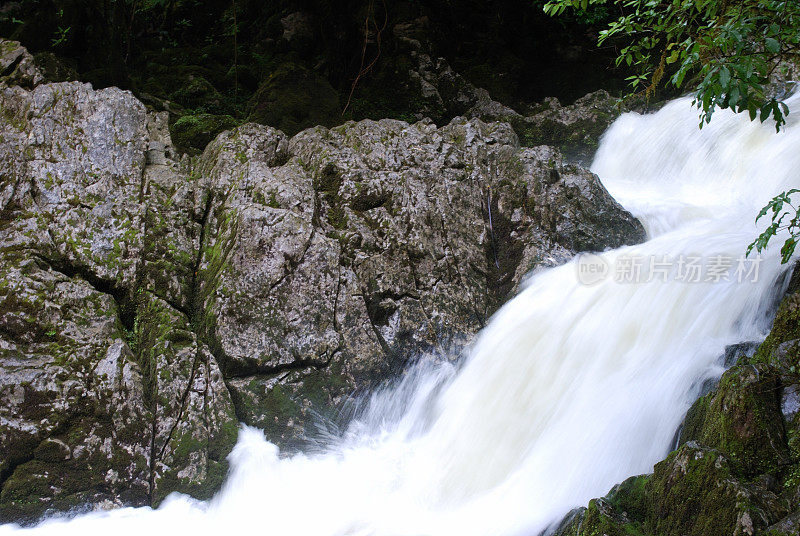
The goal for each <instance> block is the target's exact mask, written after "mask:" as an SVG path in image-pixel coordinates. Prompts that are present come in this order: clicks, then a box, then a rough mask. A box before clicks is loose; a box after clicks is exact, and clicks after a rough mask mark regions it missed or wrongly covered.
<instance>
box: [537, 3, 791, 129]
mask: <svg viewBox="0 0 800 536" xmlns="http://www.w3.org/2000/svg"><path fill="white" fill-rule="evenodd" d="M611 4H613V5H616V6H617V7H618V8H619V12H620V16H619V18H618V19H617V20H615V21H613V22H611V23H610V24H609V26H608V28H607V29H605V30H603V31H602V32H600V36H599V40H598V43H599V44H604V43H606V42H607V41H609V42H610V41H612V40H614V41H616V40H617V39H620V38H623V39H624V40H625V41H626V42H627V44H626V46H623V47H622V48H620V49H619V54H618V56H617V65H621V64H623V63H624V64H626V65H628V66H630V67H632V68H634V69H636V74H634V75H632V76H631V77H629V81H630V83H631V86H632V89H633V90H635V91H636V90H642V89H643V90H644V92H645V93H646V94H647V95H648V96H649V95H652V93H653V92H654V91H655V89H656V87H658V85H659V84H661V83H662V82H665V83H666V84H667V85H672V86H674V87H676V88H681V87H682V86H683V84H684V81H685V80H688V79H690V78H691V79H693V80H695V81H696V89H695V104H696V105H697V107H698V108H699V109H700V110H701V120H702V122H706V123H707V122H709V121H710V120H711V116H712V114H713V113H714V111H715V110H716V109H717V108H730V109H732V110H734V111H736V112H747V113H749V115H750V118H751V119H755V118H756V117H757V116H758V117H760V119H761V121H762V122H763V121H765V120H766V119H767V118H769V117H772V118H773V119H774V120H775V125H776V128H780V127H781V126H782V125H783V124H784V123H785V118H784V116H785V115H786V113H788V109H787V108H786V105H785V104H784V103H783V102H782V101H781V100H780V99H779V98H776V97H775V96H774V95H771V94H770V93H769V91H768V90H767V88H766V85H767V84H768V82H769V80H770V77H771V76H772V75H773V73H775V72H776V70H777V69H779V65H780V61H781V60H791V59H800V2H797V1H796V0H740V1H737V2H733V1H729V0H722V1H719V0H550V1H549V2H548V3H547V4H546V5H545V6H544V10H545V12H546V13H548V14H551V15H560V14H562V13H564V12H565V10H566V9H568V8H573V9H581V10H587V9H589V8H590V7H591V9H596V8H597V7H600V6H602V7H607V6H608V5H611ZM702 122H701V126H702Z"/></svg>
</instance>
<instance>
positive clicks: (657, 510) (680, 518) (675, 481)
mask: <svg viewBox="0 0 800 536" xmlns="http://www.w3.org/2000/svg"><path fill="white" fill-rule="evenodd" d="M646 489H647V493H648V495H649V497H650V500H651V503H650V510H649V522H648V525H647V528H648V532H650V533H651V534H658V535H659V536H708V535H710V534H736V533H737V532H736V531H737V527H738V524H739V521H740V519H741V517H742V516H743V515H747V516H749V517H750V518H751V519H752V520H753V521H754V522H756V521H758V520H760V519H761V517H762V515H761V512H760V510H761V509H760V506H761V505H759V504H757V500H756V497H755V495H753V494H751V493H749V492H748V490H747V488H746V487H744V485H743V484H741V483H739V481H738V479H737V478H736V475H735V473H734V471H733V469H732V467H731V465H730V464H729V463H728V461H727V460H726V459H725V458H724V457H722V455H720V454H719V452H717V451H715V450H712V449H705V448H699V447H697V446H696V445H694V444H692V443H690V444H687V445H684V446H682V447H681V448H680V449H678V450H677V451H675V452H673V453H672V454H670V456H669V457H667V459H666V460H664V461H663V462H661V463H659V464H657V465H656V467H655V472H654V473H653V476H652V477H651V478H650V480H649V481H648V484H647V488H646Z"/></svg>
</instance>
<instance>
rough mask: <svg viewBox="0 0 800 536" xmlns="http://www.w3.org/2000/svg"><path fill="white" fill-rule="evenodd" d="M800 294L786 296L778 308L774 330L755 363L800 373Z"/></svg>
mask: <svg viewBox="0 0 800 536" xmlns="http://www.w3.org/2000/svg"><path fill="white" fill-rule="evenodd" d="M798 339H800V292H795V293H793V294H789V295H788V296H786V297H785V298H784V299H783V301H782V302H781V305H780V307H778V313H777V314H776V315H775V320H774V322H773V324H772V330H771V331H770V333H769V335H768V336H767V338H766V339H765V340H764V342H763V343H762V344H761V347H759V349H758V351H757V352H756V354H755V356H753V361H754V362H756V363H771V364H773V365H775V366H777V367H779V368H780V369H782V370H783V371H785V372H790V373H792V374H798V373H800V342H798Z"/></svg>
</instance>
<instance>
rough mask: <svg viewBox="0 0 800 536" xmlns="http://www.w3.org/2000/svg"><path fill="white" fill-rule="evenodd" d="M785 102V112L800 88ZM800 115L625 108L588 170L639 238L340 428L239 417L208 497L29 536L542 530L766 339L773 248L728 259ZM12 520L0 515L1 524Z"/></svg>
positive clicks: (585, 262)
mask: <svg viewBox="0 0 800 536" xmlns="http://www.w3.org/2000/svg"><path fill="white" fill-rule="evenodd" d="M789 105H790V108H793V109H795V110H800V99H798V98H793V99H792V100H791V102H789ZM797 119H800V112H795V113H793V114H791V115H790V116H789V124H788V126H787V128H786V129H785V131H784V132H782V133H780V134H775V129H774V126H773V125H772V124H765V125H761V124H759V123H758V122H755V123H751V122H749V121H748V119H747V118H746V117H745V116H744V114H743V115H741V116H734V115H733V114H731V113H726V112H717V114H715V116H714V120H713V121H712V122H711V124H709V125H706V126H705V127H704V128H703V129H702V130H699V129H698V122H699V120H698V114H697V110H695V109H694V108H693V107H692V106H691V104H690V101H689V100H687V99H681V100H677V101H674V102H672V103H670V104H669V105H667V106H666V107H665V108H663V109H662V110H661V111H659V112H658V113H656V114H653V115H647V116H640V115H637V114H626V115H624V116H622V117H621V118H620V119H618V120H617V121H616V122H615V123H614V125H613V126H612V127H611V128H610V129H609V131H608V132H607V133H606V135H605V136H604V138H603V140H602V143H601V145H600V148H599V150H598V153H597V156H596V158H595V161H594V163H593V165H592V170H593V171H594V172H595V173H597V174H598V175H599V176H600V178H601V180H602V181H603V183H604V184H605V186H606V187H607V188H608V190H609V191H610V192H611V194H612V195H613V196H614V197H615V198H616V199H617V200H618V201H619V202H620V203H621V204H622V205H623V206H625V207H626V208H627V209H628V210H630V211H631V212H632V213H633V214H634V215H635V216H637V217H639V218H640V219H641V220H642V222H643V223H644V224H645V227H646V228H647V231H648V237H649V240H648V241H647V242H646V243H644V244H641V245H637V246H630V247H624V248H620V249H617V250H614V251H609V252H605V253H602V254H599V255H584V256H580V257H578V258H577V259H575V260H573V261H572V262H570V263H568V264H566V265H564V266H560V267H558V268H553V269H549V270H545V271H542V272H540V273H537V274H536V275H535V276H533V277H532V278H531V279H530V280H529V281H528V282H527V284H526V286H525V288H524V289H523V290H522V291H521V292H520V293H519V294H518V295H517V296H516V297H515V298H514V299H513V300H511V301H510V302H509V303H508V304H506V305H505V306H504V307H503V308H502V309H501V310H500V311H499V312H498V313H497V314H496V315H495V316H494V317H493V319H492V320H491V322H490V324H489V325H488V326H487V327H486V328H485V329H484V330H483V332H482V333H481V334H480V335H479V337H478V338H477V341H476V343H475V344H474V346H473V348H472V349H471V351H470V354H469V355H468V356H466V357H465V358H464V361H463V363H461V364H460V366H459V367H458V368H457V369H456V368H455V367H453V366H449V365H446V364H445V365H424V364H421V365H419V366H417V367H416V368H414V369H412V370H410V371H408V372H407V374H406V376H405V379H404V380H403V381H402V382H401V383H400V385H398V386H396V387H394V388H392V389H387V390H385V391H383V392H381V393H377V394H375V395H374V396H373V397H372V399H371V401H370V402H369V406H368V408H367V409H366V410H365V411H364V412H362V414H361V416H360V417H359V418H358V419H357V420H356V421H355V422H353V423H352V424H351V425H350V429H349V430H348V431H347V432H346V433H345V434H344V436H343V437H342V438H341V439H340V440H337V441H336V442H334V444H332V445H329V446H327V447H326V448H325V449H324V451H322V452H318V453H315V454H305V455H295V456H293V457H288V458H287V457H282V456H280V453H279V452H278V449H277V448H276V447H275V446H274V445H272V444H270V443H269V442H267V441H266V440H265V439H264V437H263V435H262V434H261V432H260V431H258V430H255V429H247V428H245V429H242V431H241V433H240V436H239V442H238V444H237V446H236V448H235V450H234V451H233V453H232V454H231V457H230V459H231V461H232V470H231V474H230V476H229V478H228V480H227V482H226V484H225V486H224V488H223V489H222V490H221V491H220V492H219V494H218V495H217V496H216V497H215V498H214V499H213V500H211V501H208V502H199V501H194V500H192V499H190V498H188V497H185V496H177V495H173V496H171V497H170V498H169V499H168V500H167V501H165V503H164V504H163V505H162V506H161V507H160V508H159V509H158V510H152V509H149V508H138V509H134V508H124V509H119V510H114V511H111V512H94V513H89V514H84V515H82V516H80V517H76V518H73V519H68V520H63V519H61V520H50V521H46V522H44V523H42V524H41V525H39V526H38V527H34V528H33V529H32V530H33V532H35V533H41V534H58V535H71V534H74V535H80V536H91V535H101V534H102V535H111V536H121V535H123V534H135V535H137V536H142V535H150V534H152V535H155V534H192V535H195V536H199V535H202V534H233V533H235V534H259V535H267V536H270V535H275V536H290V535H303V536H306V535H307V536H328V535H397V536H399V535H403V536H412V535H426V536H452V535H455V534H458V535H460V536H469V535H481V536H487V535H491V536H497V535H534V536H535V535H537V534H539V533H540V532H541V531H542V530H544V529H546V528H547V527H548V526H551V525H552V524H553V523H554V522H557V521H558V520H559V519H561V517H563V515H564V514H566V513H567V512H568V511H569V510H570V509H572V508H573V507H576V506H580V505H585V504H586V503H587V502H588V501H589V500H590V499H591V498H593V497H598V496H602V495H604V494H605V493H606V492H607V491H608V490H609V488H611V487H612V486H613V485H614V484H615V483H617V482H620V481H621V480H623V479H625V478H626V477H628V476H631V475H635V474H640V473H646V472H650V471H651V470H652V467H653V464H654V463H656V462H658V461H659V460H661V459H662V458H664V456H665V455H666V454H667V452H668V451H669V450H670V446H671V445H672V442H673V438H674V435H675V431H676V429H677V427H678V426H679V424H680V422H681V420H682V418H683V415H684V413H685V412H686V410H687V409H688V408H689V406H690V405H691V403H692V402H693V400H694V399H695V398H696V397H697V395H698V393H699V390H700V386H701V384H702V382H703V381H704V380H705V379H707V378H710V377H715V376H718V375H719V374H721V372H722V365H721V363H720V359H719V357H720V355H721V353H722V352H723V350H724V348H725V346H726V345H729V344H733V343H737V342H740V341H749V340H757V339H759V338H762V337H763V336H764V335H765V333H766V330H767V329H768V328H769V318H768V317H767V314H768V311H769V309H770V304H772V303H773V302H774V299H775V295H776V293H777V292H779V291H780V288H779V287H780V285H779V281H780V280H781V275H782V270H783V268H784V267H782V266H781V265H780V261H779V259H778V255H777V249H779V245H778V242H777V241H776V244H775V246H774V247H773V248H771V251H769V252H767V253H766V254H765V255H764V256H763V259H762V261H761V262H758V260H757V259H753V258H750V259H743V258H742V255H743V253H744V251H745V249H746V246H747V245H748V243H750V242H751V241H752V239H753V238H754V237H755V236H756V234H757V233H758V230H757V228H756V226H755V225H754V224H753V218H754V216H755V214H756V213H757V212H758V210H759V209H760V208H761V206H763V205H764V204H765V203H766V201H767V200H768V199H769V198H771V197H772V196H773V195H775V194H777V193H779V192H780V191H783V190H785V189H788V188H790V187H792V186H797V182H798V177H797V173H798V170H800V125H798V124H797V123H798V121H797ZM17 530H19V529H18V528H16V527H13V526H5V527H0V534H8V533H12V532H15V531H17Z"/></svg>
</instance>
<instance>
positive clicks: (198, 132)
mask: <svg viewBox="0 0 800 536" xmlns="http://www.w3.org/2000/svg"><path fill="white" fill-rule="evenodd" d="M238 124H239V122H238V121H237V120H236V119H234V118H233V117H231V116H230V115H212V114H189V115H184V116H182V117H180V118H179V119H178V120H177V121H175V122H174V123H173V124H172V125H171V127H170V133H171V135H172V141H173V143H174V144H175V147H177V148H178V150H180V151H182V152H187V153H194V154H198V153H201V152H202V151H203V149H205V148H206V145H208V144H209V142H210V141H211V140H213V139H214V138H216V137H217V134H219V133H220V132H222V131H223V130H230V129H232V128H234V127H236V126H237V125H238Z"/></svg>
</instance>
